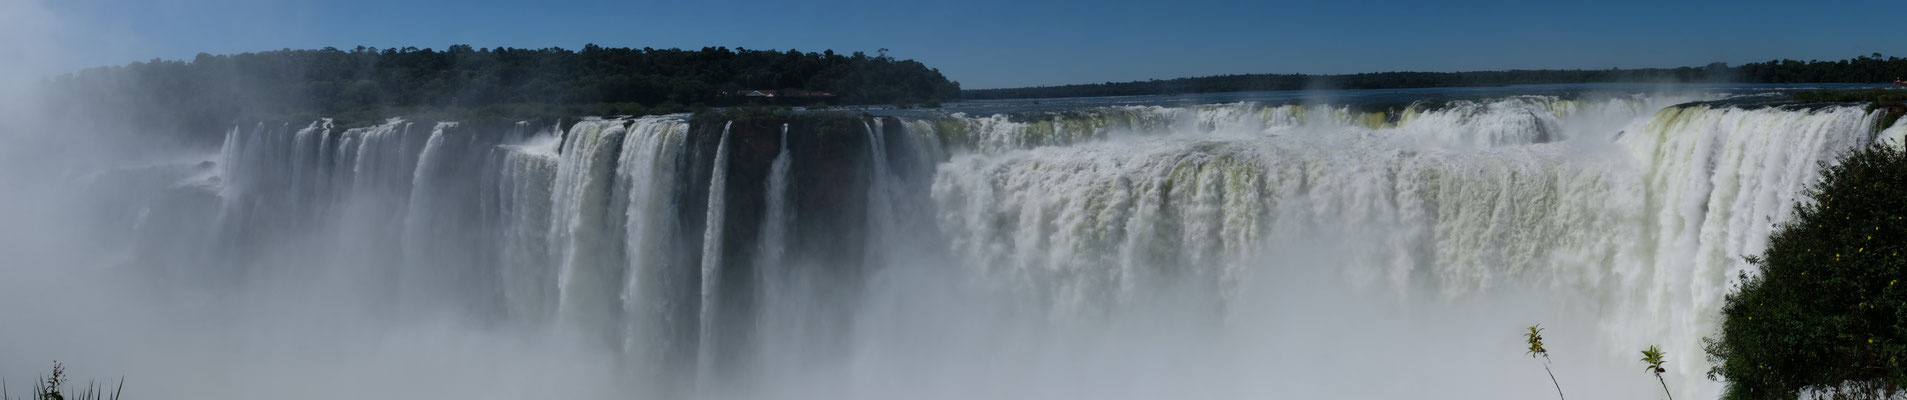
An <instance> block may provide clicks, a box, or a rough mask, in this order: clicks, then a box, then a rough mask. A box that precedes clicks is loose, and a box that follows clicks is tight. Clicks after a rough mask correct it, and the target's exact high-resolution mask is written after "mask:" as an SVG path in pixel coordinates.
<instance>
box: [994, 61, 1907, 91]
mask: <svg viewBox="0 0 1907 400" xmlns="http://www.w3.org/2000/svg"><path fill="white" fill-rule="evenodd" d="M1898 77H1907V58H1900V57H1885V58H1883V57H1882V56H1881V54H1880V53H1874V54H1872V55H1867V56H1860V57H1855V58H1852V59H1847V60H1840V61H1796V60H1774V61H1768V62H1760V63H1750V64H1743V65H1740V66H1734V67H1731V66H1728V65H1727V64H1724V63H1712V64H1708V65H1706V66H1701V67H1681V68H1642V69H1614V68H1612V69H1606V70H1508V71H1472V72H1378V73H1363V74H1345V75H1306V74H1244V75H1217V76H1204V77H1194V78H1178V79H1164V80H1160V79H1154V80H1148V81H1133V82H1106V83H1094V84H1080V85H1062V86H1036V87H1024V88H1009V89H975V90H966V91H963V92H962V93H961V94H962V96H963V97H964V98H966V99H968V100H982V99H1025V98H1051V97H1098V96H1139V95H1174V94H1192V93H1223V92H1255V91H1272V90H1305V89H1403V88H1433V87H1476V86H1507V85H1528V84H1556V83H1603V82H1732V83H1842V82H1846V83H1856V82H1891V81H1893V80H1894V79H1895V78H1898Z"/></svg>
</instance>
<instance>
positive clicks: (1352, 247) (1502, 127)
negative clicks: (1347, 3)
mask: <svg viewBox="0 0 1907 400" xmlns="http://www.w3.org/2000/svg"><path fill="white" fill-rule="evenodd" d="M1694 99H1695V98H1670V97H1657V96H1631V97H1615V98H1609V99H1603V100H1594V101H1589V100H1566V99H1558V98H1551V97H1538V96H1523V97H1512V98H1506V99H1498V100H1489V101H1467V102H1445V103H1437V104H1430V103H1419V104H1414V105H1409V106H1405V107H1401V108H1393V109H1389V110H1375V111H1366V110H1361V109H1357V108H1351V107H1336V106H1329V105H1260V104H1252V103H1236V104H1220V105H1205V106H1192V107H1182V108H1167V107H1107V108H1093V109H1083V110H1074V111H1067V112H1059V113H1032V114H1010V115H987V116H969V115H964V114H953V115H948V116H942V117H931V118H894V117H855V116H839V115H827V114H815V115H793V116H782V117H776V118H767V119H742V120H734V121H730V120H723V119H714V118H704V119H694V118H691V117H688V116H680V115H678V116H660V117H642V118H589V119H584V120H580V121H571V122H568V123H566V124H564V125H559V126H533V125H527V124H515V125H481V124H458V123H423V122H412V121H405V120H392V121H390V122H388V123H386V124H382V125H377V126H372V127H358V128H349V129H344V128H340V127H335V126H332V124H331V123H329V122H328V121H319V122H316V123H311V124H309V125H305V126H294V125H259V126H249V127H239V128H235V129H233V130H232V131H230V132H229V133H228V134H227V137H226V142H225V147H224V149H223V151H222V152H221V154H220V155H219V158H218V160H216V161H215V162H214V163H212V164H210V165H208V166H203V167H201V168H206V169H207V171H205V172H204V173H202V174H199V175H197V176H194V177H193V178H190V179H188V180H185V181H181V182H180V184H177V185H174V186H173V189H172V192H174V193H178V194H179V195H176V196H168V197H166V198H165V201H166V202H167V204H173V206H166V207H158V209H167V210H185V211H178V212H175V213H172V214H167V213H159V214H157V215H142V216H141V217H140V221H142V225H140V228H139V229H138V232H137V234H138V235H140V237H142V238H144V239H142V240H141V242H147V243H166V244H167V245H165V246H158V245H150V246H144V250H140V251H141V252H144V253H146V254H150V255H152V256H153V257H155V258H154V259H155V260H169V261H164V263H165V264H167V265H168V267H167V271H170V272H167V274H169V275H171V276H198V275H202V276H207V277H211V279H203V282H202V283H200V285H204V286H209V287H214V288H225V289H223V290H232V288H243V287H248V286H273V285H274V284H272V283H271V282H289V283H279V284H275V285H277V286H273V287H294V288H295V287H299V286H308V285H311V284H312V282H329V283H333V284H335V286H332V287H348V288H353V289H352V290H350V291H348V292H346V293H345V294H346V295H348V296H344V297H351V298H350V299H346V300H341V301H343V302H346V303H352V304H361V305H364V306H366V307H369V308H372V309H375V310H377V311H374V312H375V313H381V314H388V315H393V316H398V315H415V314H419V313H422V314H429V315H451V316H454V318H461V319H467V320H473V321H480V323H481V324H483V325H485V326H491V327H494V329H509V330H526V331H547V332H554V333H555V334H558V335H561V336H564V337H577V338H582V341H584V342H586V343H590V345H591V346H597V348H601V349H605V350H608V351H613V352H616V353H617V354H619V355H620V356H619V357H617V358H618V359H619V360H620V363H621V364H620V365H618V366H617V367H618V368H620V370H621V371H622V372H621V375H622V376H629V377H631V378H632V382H636V383H634V385H635V386H636V387H641V388H643V390H645V391H648V392H649V393H651V394H658V395H675V394H681V393H689V392H702V393H730V394H736V395H748V394H750V393H754V392H751V391H755V390H759V391H763V393H772V392H773V388H774V387H780V386H777V385H790V386H789V387H795V386H799V387H803V388H805V389H804V390H806V391H805V392H803V393H810V394H816V395H824V394H825V395H836V394H847V393H861V394H869V393H889V392H883V391H880V390H875V389H868V386H865V385H872V383H870V382H873V381H878V380H880V379H879V377H888V378H895V379H899V380H898V381H896V382H922V383H932V382H940V381H937V380H933V379H926V380H919V379H915V378H912V377H910V376H908V375H906V374H907V373H908V372H907V371H910V370H909V369H907V368H903V367H902V366H903V365H906V364H907V362H903V360H914V359H926V360H940V361H942V362H949V363H961V362H965V361H958V360H969V358H963V357H960V356H959V355H957V354H942V353H943V352H944V353H952V352H962V351H967V352H969V353H973V354H974V355H968V356H966V357H981V358H982V359H993V360H995V362H1000V363H1007V364H1019V365H1017V366H1015V365H1008V366H1002V367H1000V368H999V370H1000V371H1019V369H1021V368H1026V369H1033V368H1040V367H1039V366H1041V365H1046V366H1048V367H1051V366H1052V365H1051V364H1047V363H1049V362H1052V361H1053V360H1051V359H1039V358H1032V359H1027V360H1018V359H1015V358H1014V357H1032V356H1031V355H1037V354H1046V353H1042V352H1040V351H1033V350H1036V349H1066V348H1073V347H1071V346H1074V345H1075V344H1073V343H1070V341H1058V342H1048V341H1045V340H1046V339H1035V338H1039V337H1041V334H1039V333H1038V332H1040V329H1041V327H1043V326H1049V325H1047V324H1053V325H1069V326H1070V325H1072V324H1086V325H1088V326H1099V325H1094V324H1105V325H1104V326H1109V327H1117V326H1125V325H1122V324H1121V323H1119V322H1117V321H1120V320H1122V319H1132V318H1137V317H1135V316H1137V315H1152V314H1150V313H1154V312H1163V313H1164V314H1174V315H1176V314H1188V313H1189V314H1196V315H1210V316H1213V318H1211V319H1209V320H1202V319H1197V318H1193V319H1191V320H1190V321H1192V322H1186V324H1191V326H1180V327H1178V328H1182V329H1188V330H1191V331H1221V332H1222V331H1226V330H1229V329H1242V328H1238V327H1242V326H1248V325H1251V324H1252V322H1248V321H1250V320H1253V319H1256V318H1263V316H1264V315H1267V313H1271V314H1272V315H1285V314H1288V313H1291V312H1292V311H1291V310H1292V309H1293V308H1294V307H1300V308H1317V309H1319V310H1332V309H1333V307H1334V306H1332V305H1330V304H1315V305H1294V304H1267V303H1266V302H1265V301H1264V300H1263V299H1265V298H1267V297H1266V296H1265V293H1264V292H1266V291H1268V290H1277V289H1274V288H1284V287H1288V286H1290V285H1303V286H1309V287H1317V288H1320V289H1319V290H1328V291H1329V292H1330V293H1333V294H1332V298H1339V297H1355V298H1367V299H1374V300H1375V301H1374V303H1376V304H1389V305H1388V306H1384V307H1390V308H1391V309H1395V310H1402V311H1401V312H1404V313H1406V314H1409V313H1414V312H1418V311H1421V310H1422V308H1421V307H1433V306H1431V305H1435V304H1473V303H1475V302H1478V301H1482V302H1485V303H1487V302H1489V301H1490V300H1491V299H1506V298H1521V297H1514V296H1528V295H1530V294H1531V293H1538V294H1541V295H1542V296H1543V297H1545V298H1550V299H1554V300H1555V301H1556V302H1558V303H1559V304H1560V305H1559V307H1564V308H1566V309H1568V310H1572V311H1578V312H1579V313H1577V314H1567V315H1562V314H1558V315H1559V316H1557V317H1555V318H1557V319H1565V320H1568V321H1574V322H1569V323H1576V324H1577V326H1585V327H1589V328H1590V330H1591V331H1593V332H1592V333H1591V334H1588V335H1586V336H1590V337H1593V339H1589V340H1587V341H1590V342H1593V344H1589V345H1585V346H1591V347H1593V348H1596V349H1599V350H1598V351H1600V352H1601V354H1596V355H1594V356H1586V357H1592V358H1596V359H1603V358H1608V359H1612V360H1613V359H1622V360H1626V359H1627V358H1629V354H1630V353H1632V352H1633V349H1631V347H1636V346H1638V345H1645V344H1648V343H1655V344H1661V345H1663V347H1664V348H1667V349H1670V350H1671V351H1672V354H1671V358H1672V359H1675V360H1681V362H1678V363H1675V364H1670V367H1671V368H1672V369H1673V373H1672V374H1670V375H1673V376H1675V377H1676V378H1673V379H1675V381H1672V383H1674V384H1675V385H1674V386H1675V387H1676V388H1677V389H1678V390H1680V391H1681V392H1679V393H1678V396H1683V395H1702V394H1712V393H1713V390H1714V386H1713V384H1712V383H1707V382H1706V381H1705V380H1703V379H1701V375H1702V373H1703V372H1704V371H1705V367H1704V364H1703V363H1702V362H1701V361H1699V360H1702V359H1703V357H1702V355H1701V353H1700V342H1699V341H1700V339H1701V337H1702V336H1704V335H1708V334H1711V332H1712V331H1713V328H1714V324H1715V321H1714V318H1715V317H1716V312H1717V307H1719V302H1720V299H1721V298H1722V296H1723V294H1724V293H1725V291H1726V290H1727V289H1728V287H1729V282H1730V279H1731V277H1733V276H1735V275H1736V273H1738V272H1741V271H1751V270H1752V268H1751V267H1750V266H1749V265H1747V264H1745V262H1744V261H1743V260H1742V258H1741V256H1744V255H1751V254H1756V253H1758V252H1759V251H1761V250H1762V249H1763V247H1764V246H1766V239H1765V238H1766V237H1767V235H1768V233H1769V229H1770V227H1771V226H1772V224H1775V223H1779V222H1781V221H1783V220H1786V219H1787V218H1788V217H1789V215H1788V213H1789V211H1790V207H1791V206H1792V204H1793V202H1794V201H1797V200H1798V199H1801V198H1802V194H1803V193H1804V191H1805V189H1806V188H1807V186H1808V185H1809V184H1811V183H1813V182H1814V180H1815V179H1816V178H1817V177H1816V174H1817V172H1816V166H1817V165H1818V164H1819V163H1822V162H1828V161H1832V160H1833V159H1834V157H1835V156H1836V155H1837V154H1840V153H1841V152H1844V151H1846V150H1848V149H1851V148H1855V147H1857V146H1862V145H1866V144H1868V143H1870V142H1871V141H1872V140H1874V136H1875V134H1876V129H1875V126H1874V125H1875V124H1876V122H1877V120H1876V118H1877V117H1876V116H1874V115H1870V114H1869V113H1867V112H1865V111H1863V110H1861V109H1859V108H1852V107H1823V108H1775V107H1770V108H1753V109H1751V108H1739V107H1729V106H1719V105H1716V106H1710V105H1703V103H1698V104H1692V105H1679V106H1678V105H1675V104H1678V103H1683V102H1685V101H1688V100H1694ZM1890 132H1891V131H1890ZM1896 136H1898V135H1897V134H1896ZM179 204H200V205H199V206H197V207H196V208H194V207H184V206H178V205H179ZM195 227H197V228H195ZM194 232H196V233H194ZM180 235H185V236H193V237H201V238H200V239H198V240H196V241H194V240H189V239H185V238H182V237H180ZM1299 282H1302V283H1299ZM951 287H979V288H984V289H983V290H985V291H986V292H985V293H989V295H986V296H982V298H984V299H985V300H986V301H985V302H971V304H958V303H960V302H954V303H956V304H944V303H933V304H934V305H933V306H932V307H926V306H920V305H919V304H922V303H920V302H913V301H908V300H907V298H908V297H931V296H946V295H947V294H946V293H950V292H957V291H955V290H945V291H943V290H940V288H951ZM1272 297H1276V296H1272ZM1161 309H1163V310H1166V311H1159V310H1161ZM1025 312H1030V313H1032V314H1034V315H1035V317H1033V318H1031V319H1028V320H1017V319H1016V320H1014V321H1018V322H1014V323H1012V324H1003V325H1001V326H997V327H991V328H987V329H979V328H976V327H975V325H979V326H989V325H988V324H994V323H997V322H998V321H997V320H992V319H988V318H995V317H996V316H998V315H1020V314H1021V313H1025ZM1280 313H1284V314H1280ZM1484 318H1486V319H1487V317H1484ZM1029 321H1030V322H1029ZM1095 321H1098V322H1095ZM1175 321H1176V320H1175ZM1273 321H1274V322H1273V324H1276V323H1277V322H1276V321H1277V320H1276V319H1275V318H1274V319H1273ZM1307 321H1308V320H1307ZM1310 322H1315V321H1310ZM1468 322H1479V321H1468ZM1482 322H1487V323H1500V324H1503V326H1502V327H1491V329H1496V328H1501V330H1502V331H1503V332H1506V335H1507V334H1509V332H1511V331H1514V330H1516V329H1518V328H1520V327H1522V326H1527V325H1528V324H1531V323H1538V322H1545V321H1529V320H1521V319H1518V320H1504V321H1496V320H1489V321H1482ZM919 324H925V325H919ZM934 324H949V325H948V326H936V325H934ZM1206 324H1209V325H1206ZM1199 326H1203V328H1199ZM1546 326H1548V325H1546ZM1106 329H1113V330H1117V329H1114V328H1106ZM1281 329H1295V330H1296V331H1297V332H1309V331H1304V330H1302V329H1300V328H1296V327H1289V328H1281ZM1411 329H1414V328H1411ZM975 330H980V331H986V332H989V333H987V334H984V335H980V336H988V337H993V336H995V335H997V336H998V339H997V342H995V341H987V342H982V343H989V344H987V345H982V346H980V347H962V346H971V345H973V342H972V340H976V338H969V337H966V336H963V335H961V334H955V332H973V331H975ZM936 331H939V332H936ZM1280 332H1286V331H1284V330H1281V331H1280ZM1426 332H1434V331H1426ZM1423 335H1429V336H1434V335H1435V334H1434V333H1424V334H1423ZM872 336H883V337H872ZM967 336H971V335H967ZM1142 337H1143V336H1142ZM1259 339H1261V340H1262V341H1263V342H1264V343H1270V344H1265V345H1259V344H1247V345H1241V346H1245V347H1264V346H1270V347H1273V348H1279V347H1280V346H1282V345H1280V344H1278V343H1282V342H1280V341H1281V340H1282V339H1280V338H1276V337H1267V338H1259ZM1081 340H1085V339H1081ZM1106 340H1107V341H1109V343H1124V342H1121V341H1119V340H1111V339H1106ZM1122 340H1123V339H1122ZM1134 340H1137V342H1135V343H1133V344H1134V345H1136V346H1141V347H1143V345H1145V344H1157V343H1155V342H1149V341H1148V340H1154V339H1143V340H1140V339H1134ZM1221 343H1229V342H1222V341H1221ZM1251 343H1257V342H1256V341H1253V342H1251ZM897 347H898V348H905V349H907V351H896V350H895V349H896V348H897ZM995 348H1000V349H1013V348H1017V349H1020V351H1008V352H1002V353H997V354H996V353H989V352H987V351H992V349H995ZM1084 348H1087V349H1091V348H1092V347H1084ZM961 349H965V350H961ZM1054 351H1058V350H1054ZM1082 351H1083V350H1082ZM1134 351H1138V352H1139V354H1151V353H1147V352H1145V351H1141V350H1134ZM1281 351H1282V350H1281ZM1099 353H1103V351H1089V352H1088V354H1099ZM1059 354H1069V353H1059ZM1240 354H1256V353H1240ZM1276 354H1289V353H1276ZM1048 356H1049V357H1057V358H1058V359H1070V358H1068V357H1062V356H1052V355H1051V354H1048ZM986 357H993V358H986ZM1399 357H1403V358H1406V359H1408V357H1409V356H1407V355H1405V356H1399ZM949 360H954V361H949ZM969 361H971V360H969ZM1017 361H1027V362H1025V363H1018V362H1017ZM1207 361H1209V360H1207ZM974 362H978V361H974ZM1201 362H1205V361H1201ZM1240 362H1242V363H1247V364H1265V365H1285V364H1292V363H1299V362H1300V360H1297V359H1293V358H1289V357H1285V356H1279V357H1265V358H1262V359H1256V358H1255V359H1252V360H1245V361H1240ZM981 364H987V363H981ZM987 365H991V364H987ZM1220 365H1228V364H1212V365H1199V364H1197V363H1196V362H1195V363H1194V365H1186V366H1182V367H1183V368H1185V369H1186V370H1189V371H1207V370H1208V369H1210V370H1228V371H1230V372H1236V371H1240V370H1249V369H1237V368H1229V367H1222V366H1220ZM1401 365H1416V364H1411V363H1410V362H1408V361H1406V362H1404V364H1401ZM943 367H944V368H943V369H940V370H939V371H941V372H940V374H942V375H949V376H945V377H944V378H945V379H948V380H950V381H952V382H964V381H962V380H961V377H960V376H959V375H961V374H964V373H996V372H994V371H989V370H988V369H977V370H968V369H958V368H955V367H954V366H943ZM1120 368H1133V369H1138V370H1141V371H1144V370H1148V369H1147V368H1149V367H1147V366H1146V364H1145V363H1138V365H1126V366H1122V367H1120ZM1150 368H1167V366H1153V367H1150ZM1270 368H1271V369H1272V370H1282V369H1280V368H1284V367H1270ZM825 371H838V372H825ZM1022 372H1026V374H1025V376H1044V375H1041V373H1034V371H1022ZM1208 372H1211V371H1208ZM1625 372H1626V371H1625ZM997 373H1006V372H997ZM831 374H832V375H831ZM1142 375H1143V374H1142ZM1206 375H1207V376H1211V377H1218V376H1226V375H1224V374H1216V373H1215V374H1206ZM1079 376H1100V375H1090V374H1088V375H1079ZM1115 376H1123V375H1115ZM1071 377H1075V376H1073V375H1058V376H1054V377H1049V378H1050V380H1053V381H1054V382H1056V383H1053V384H1056V385H1066V384H1067V379H1069V378H1071ZM910 379H911V380H910ZM1016 379H1017V378H1016ZM1007 381H1011V382H1019V381H1017V380H1013V379H1008V380H1007ZM1192 381H1196V380H1191V381H1187V382H1192ZM1073 384H1083V382H1073ZM956 386H959V387H967V386H972V387H967V388H966V389H961V390H956V391H955V392H950V393H956V392H957V393H969V394H979V393H989V392H986V391H984V390H978V389H980V388H985V387H988V385H984V384H977V385H956ZM1013 387H1018V386H1014V385H1006V386H998V387H996V389H999V390H1011V389H1006V388H1013ZM857 390H859V391H858V392H857ZM1241 390H1242V389H1241ZM1134 393H1139V392H1134ZM1249 393H1257V392H1254V391H1250V390H1247V391H1245V392H1240V393H1235V394H1249ZM889 394H892V393H889ZM993 394H1003V393H998V392H994V393H993ZM1021 394H1025V393H1021ZM849 397H852V396H849Z"/></svg>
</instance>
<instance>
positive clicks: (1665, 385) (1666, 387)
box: [1655, 373, 1675, 400]
mask: <svg viewBox="0 0 1907 400" xmlns="http://www.w3.org/2000/svg"><path fill="white" fill-rule="evenodd" d="M1655 381H1656V382H1659V383H1661V384H1662V394H1663V395H1665V396H1669V400H1675V395H1674V394H1671V393H1669V381H1665V380H1662V374H1661V373H1656V374H1655Z"/></svg>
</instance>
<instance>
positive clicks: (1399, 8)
mask: <svg viewBox="0 0 1907 400" xmlns="http://www.w3.org/2000/svg"><path fill="white" fill-rule="evenodd" d="M0 14H3V15H5V16H4V17H0V23H4V24H0V25H6V26H8V27H6V28H0V32H4V33H8V36H10V37H23V38H30V39H29V40H23V41H10V42H11V43H5V44H0V51H6V52H8V53H11V54H23V55H26V56H24V57H21V58H20V60H16V61H10V62H8V64H13V65H9V66H5V67H4V68H5V69H0V72H7V73H9V75H20V74H22V73H24V74H29V75H30V74H42V75H44V74H57V73H61V72H67V71H73V70H78V69H82V68H87V67H96V66H105V65H124V64H126V63H130V62H135V61H144V60H150V59H155V58H157V59H166V60H190V59H191V58H192V57H193V56H194V55H196V54H198V53H201V52H203V53H212V54H234V53H244V52H254V51H269V50H278V49H284V48H290V49H316V48H324V47H336V48H340V49H350V48H354V47H356V46H360V45H362V46H372V47H378V48H391V47H398V48H401V47H419V48H435V49H443V48H445V47H448V46H450V45H454V44H468V45H471V46H473V47H480V48H481V47H517V48H544V47H562V48H568V49H577V48H581V47H582V46H583V45H585V44H589V43H594V44H597V45H601V46H607V47H633V48H642V47H654V48H684V49H697V48H702V47H717V46H719V47H729V48H750V49H776V50H788V49H796V50H801V51H822V50H834V51H836V52H839V53H851V52H855V51H862V52H867V53H870V54H872V53H875V52H876V51H878V50H879V49H882V48H886V49H890V51H889V54H890V55H892V56H894V57H897V58H904V59H914V60H918V61H921V62H923V63H926V64H927V65H928V66H929V67H933V68H937V69H939V70H940V71H941V72H942V73H943V74H945V75H947V77H948V78H949V79H952V80H954V81H958V82H960V83H961V85H962V88H965V89H989V88H1005V87H1025V86H1042V85H1044V86H1056V85H1068V84H1082V83H1101V82H1108V81H1114V82H1119V81H1135V80H1147V79H1171V78H1181V77H1192V76H1209V75H1225V74H1263V73H1278V74H1286V73H1304V74H1344V73H1363V72H1385V71H1429V72H1449V71H1476V70H1505V69H1606V68H1655V67H1681V66H1699V65H1704V64H1707V63H1710V62H1725V63H1728V64H1730V65H1740V64H1743V63H1749V62H1761V61H1767V60H1773V59H1795V60H1803V61H1806V60H1811V59H1818V60H1839V59H1846V58H1852V57H1858V56H1862V55H1869V54H1872V53H1881V54H1883V55H1902V54H1907V40H1903V39H1907V37H1903V36H1907V35H1901V34H1900V32H1899V31H1897V30H1890V29H1889V27H1891V26H1898V25H1897V24H1900V23H1907V3H1900V2H1868V1H1860V2H1822V3H1814V4H1810V5H1809V7H1806V8H1795V7H1790V6H1789V5H1788V4H1786V3H1775V2H1768V1H1747V2H1732V3H1720V2H1680V3H1674V4H1655V3H1653V2H1641V1H1609V2H1597V3H1593V4H1592V3H1576V4H1526V3H1523V2H1499V1H1466V2H1452V3H1423V2H1415V3H1398V2H1374V1H1362V2H1329V4H1325V3H1311V2H1307V3H1253V2H1230V1H1209V0H1200V1H1191V2H1183V3H1180V4H1173V5H1169V6H1167V5H1160V4H1154V3H1141V2H1134V1H1113V2H1094V3H1086V2H1043V3H1038V4H1017V3H1014V2H1008V1H998V0H978V1H973V2H964V3H930V4H912V3H885V2H870V1H833V2H818V3H782V2H762V1H713V2H702V3H697V4H662V3H629V4H624V3H616V2H607V1H572V2H564V3H561V4H525V3H517V2H502V1H473V2H468V3H463V4H455V5H436V4H429V3H428V2H420V1H392V2H373V1H363V0H344V1H336V2H320V1H316V0H288V1H275V2H256V3H254V2H245V1H234V0H186V1H180V2H173V3H169V4H150V3H147V4H122V3H120V2H112V1H101V0H75V1H64V2H53V1H46V0H25V2H23V3H17V4H14V5H13V6H0ZM33 39H37V40H33Z"/></svg>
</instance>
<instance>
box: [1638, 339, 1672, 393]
mask: <svg viewBox="0 0 1907 400" xmlns="http://www.w3.org/2000/svg"><path fill="white" fill-rule="evenodd" d="M1667 362H1669V361H1668V360H1665V359H1663V358H1662V347H1660V346H1656V345H1653V344H1652V345H1649V348H1648V349H1645V350H1642V371H1643V372H1648V373H1650V374H1653V375H1655V381H1656V383H1660V384H1662V394H1663V395H1666V396H1669V400H1675V395H1674V394H1670V393H1669V381H1667V380H1663V379H1662V373H1663V372H1669V370H1668V369H1666V368H1662V364H1663V363H1667Z"/></svg>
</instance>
